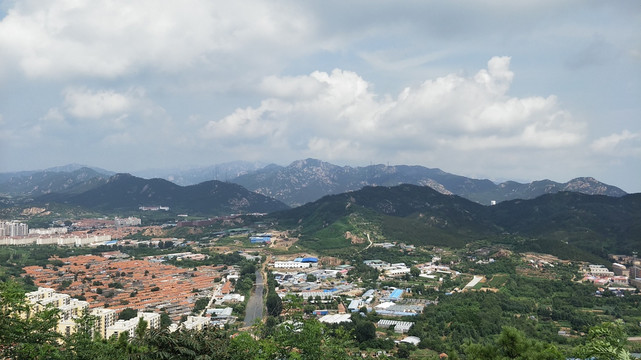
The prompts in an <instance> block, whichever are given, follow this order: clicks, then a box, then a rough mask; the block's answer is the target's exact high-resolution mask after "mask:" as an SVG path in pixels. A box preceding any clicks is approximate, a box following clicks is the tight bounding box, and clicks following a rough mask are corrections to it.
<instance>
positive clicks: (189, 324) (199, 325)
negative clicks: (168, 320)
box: [182, 316, 209, 330]
mask: <svg viewBox="0 0 641 360" xmlns="http://www.w3.org/2000/svg"><path fill="white" fill-rule="evenodd" d="M207 324H209V318H208V317H205V316H187V320H185V321H184V322H183V323H182V326H183V328H184V329H185V330H202V329H204V328H205V326H207Z"/></svg>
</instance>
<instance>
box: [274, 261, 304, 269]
mask: <svg viewBox="0 0 641 360" xmlns="http://www.w3.org/2000/svg"><path fill="white" fill-rule="evenodd" d="M311 266H312V263H306V262H301V261H275V262H274V267H275V268H276V269H305V268H308V267H311Z"/></svg>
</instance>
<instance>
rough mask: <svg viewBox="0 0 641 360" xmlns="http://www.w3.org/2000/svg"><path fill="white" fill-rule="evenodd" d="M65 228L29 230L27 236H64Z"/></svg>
mask: <svg viewBox="0 0 641 360" xmlns="http://www.w3.org/2000/svg"><path fill="white" fill-rule="evenodd" d="M66 233H67V228H66V227H52V228H49V229H29V235H56V234H66Z"/></svg>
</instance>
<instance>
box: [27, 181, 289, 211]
mask: <svg viewBox="0 0 641 360" xmlns="http://www.w3.org/2000/svg"><path fill="white" fill-rule="evenodd" d="M35 201H36V202H59V203H63V204H70V205H77V206H81V207H84V208H88V209H95V210H101V211H109V212H113V211H137V210H138V208H139V207H140V206H169V207H170V209H171V210H172V211H184V212H191V213H194V212H195V213H202V214H208V215H227V214H230V213H241V212H242V213H251V212H264V213H266V212H271V211H277V210H283V209H287V208H288V207H287V205H285V204H283V203H281V202H280V201H278V200H275V199H272V198H269V197H266V196H263V195H260V194H257V193H253V192H251V191H249V190H247V189H245V188H243V187H242V186H240V185H237V184H231V183H224V182H221V181H217V180H211V181H206V182H203V183H200V184H197V185H191V186H180V185H176V184H174V183H172V182H170V181H167V180H164V179H142V178H139V177H135V176H132V175H130V174H116V175H114V176H112V177H111V178H109V180H108V181H107V182H106V183H105V184H103V185H101V186H98V187H95V188H93V189H90V190H88V191H85V192H83V193H80V194H60V193H58V194H49V195H44V196H41V197H39V198H36V199H35Z"/></svg>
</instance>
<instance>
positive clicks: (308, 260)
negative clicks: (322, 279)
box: [301, 257, 318, 263]
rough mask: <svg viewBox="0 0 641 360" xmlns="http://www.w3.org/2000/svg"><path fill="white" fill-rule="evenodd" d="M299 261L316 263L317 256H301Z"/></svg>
mask: <svg viewBox="0 0 641 360" xmlns="http://www.w3.org/2000/svg"><path fill="white" fill-rule="evenodd" d="M301 261H302V262H304V263H317V262H318V258H315V257H306V258H303V259H302V260H301Z"/></svg>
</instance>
